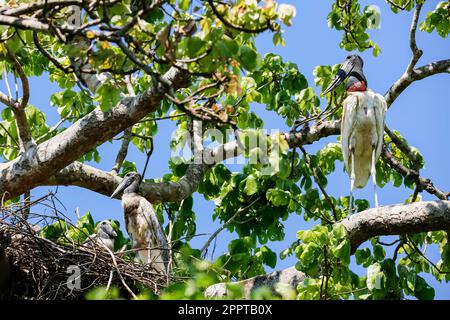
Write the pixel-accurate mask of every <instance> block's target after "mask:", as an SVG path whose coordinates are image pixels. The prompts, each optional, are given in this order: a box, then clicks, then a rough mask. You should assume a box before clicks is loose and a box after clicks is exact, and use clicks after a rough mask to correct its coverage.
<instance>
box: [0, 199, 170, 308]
mask: <svg viewBox="0 0 450 320" xmlns="http://www.w3.org/2000/svg"><path fill="white" fill-rule="evenodd" d="M54 197H55V195H54V194H49V195H47V196H45V197H43V198H41V199H39V200H36V201H34V202H33V203H30V202H24V203H20V204H14V205H9V206H1V207H0V300H9V299H12V300H15V299H46V300H62V299H64V300H66V299H83V298H84V297H85V294H86V292H88V291H89V290H90V289H92V288H95V287H98V286H105V287H106V288H107V290H109V288H111V287H112V286H115V287H118V288H119V289H120V292H121V296H122V297H125V298H133V297H135V296H136V295H137V294H138V292H139V291H140V289H142V288H143V287H145V288H148V289H150V290H151V291H153V293H155V294H158V293H159V292H160V290H161V289H162V288H164V287H165V286H167V284H168V283H169V282H170V281H173V280H174V279H169V277H168V276H166V275H162V274H160V273H157V272H155V270H152V269H150V267H149V266H146V265H143V264H141V263H138V262H135V261H133V260H130V259H129V258H125V255H124V252H116V253H114V252H112V251H110V250H109V249H107V248H106V247H104V246H101V245H98V244H96V245H93V246H89V247H84V246H80V245H78V244H77V245H75V244H74V245H63V244H60V243H55V242H53V241H50V240H48V239H45V238H42V237H40V236H39V232H38V231H37V230H38V227H37V226H39V227H42V226H45V225H46V224H48V223H52V222H53V221H55V219H64V221H65V222H66V223H69V222H70V220H69V219H67V217H61V212H60V211H59V210H58V209H57V208H56V205H55V198H54ZM39 206H40V207H41V208H42V207H44V208H46V209H45V210H44V211H45V212H44V213H40V214H38V213H31V212H30V209H31V208H34V207H39ZM48 209H50V211H51V214H48V213H47V212H48ZM33 211H34V210H33ZM30 221H33V222H37V223H32V222H30ZM78 274H79V277H78V279H79V280H77V277H76V276H77V275H78ZM77 281H78V282H77Z"/></svg>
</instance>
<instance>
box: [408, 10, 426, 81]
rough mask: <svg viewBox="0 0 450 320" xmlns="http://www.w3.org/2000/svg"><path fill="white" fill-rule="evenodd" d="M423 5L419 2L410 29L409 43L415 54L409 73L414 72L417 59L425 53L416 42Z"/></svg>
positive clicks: (409, 66)
mask: <svg viewBox="0 0 450 320" xmlns="http://www.w3.org/2000/svg"><path fill="white" fill-rule="evenodd" d="M422 5H423V4H422V3H418V4H417V6H416V9H415V10H414V15H413V20H412V23H411V29H410V34H409V44H410V47H411V51H412V54H413V56H412V58H411V62H410V63H409V65H408V67H407V68H406V73H407V74H411V73H412V71H413V68H414V66H415V65H416V63H417V61H419V59H420V57H421V56H422V54H423V51H422V50H420V49H419V48H418V47H417V43H416V30H417V22H418V21H419V16H420V10H421V9H422Z"/></svg>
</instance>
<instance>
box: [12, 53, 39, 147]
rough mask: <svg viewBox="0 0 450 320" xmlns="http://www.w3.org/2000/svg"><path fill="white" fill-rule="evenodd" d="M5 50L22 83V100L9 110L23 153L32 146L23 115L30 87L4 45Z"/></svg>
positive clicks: (16, 62)
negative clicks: (11, 112) (14, 121)
mask: <svg viewBox="0 0 450 320" xmlns="http://www.w3.org/2000/svg"><path fill="white" fill-rule="evenodd" d="M5 49H6V56H7V59H8V61H9V62H10V63H11V64H12V66H13V68H14V70H15V72H16V73H17V74H18V76H19V78H20V81H21V83H22V100H21V101H20V102H19V101H17V100H16V101H14V103H13V104H12V108H11V110H12V111H13V112H14V117H15V119H16V125H17V130H18V134H19V145H20V150H21V151H22V152H25V151H26V150H28V149H29V148H31V147H32V146H33V145H34V142H33V139H32V137H31V132H30V127H29V125H28V121H27V117H26V114H25V108H26V106H27V105H28V100H29V98H30V86H29V84H28V78H27V76H26V75H25V72H24V70H23V68H22V65H21V64H20V62H19V60H18V59H17V57H16V55H15V54H14V52H13V51H11V49H10V48H9V47H8V46H6V45H5ZM16 96H18V93H16ZM9 100H12V97H9ZM9 102H11V101H9Z"/></svg>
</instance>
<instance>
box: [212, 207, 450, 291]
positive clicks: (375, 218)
mask: <svg viewBox="0 0 450 320" xmlns="http://www.w3.org/2000/svg"><path fill="white" fill-rule="evenodd" d="M339 223H340V224H342V225H343V226H344V227H345V229H346V230H347V236H348V239H349V241H350V244H351V252H352V254H353V253H355V251H356V249H357V248H358V247H359V246H360V245H361V244H362V243H364V242H365V241H367V240H369V239H370V238H372V237H376V236H384V235H400V234H413V233H419V232H429V231H438V230H448V229H449V228H450V201H427V202H414V203H410V204H397V205H391V206H386V207H379V208H372V209H368V210H365V211H362V212H359V213H357V214H354V215H351V216H349V217H348V218H346V219H344V220H342V221H341V222H339ZM305 278H306V276H305V275H304V274H303V273H302V272H300V271H297V270H296V269H295V268H294V267H290V268H287V269H284V270H280V271H276V272H273V273H268V274H265V275H260V276H257V277H254V278H250V279H247V280H243V281H240V282H238V283H239V284H242V285H243V289H244V292H243V293H244V298H246V299H248V298H250V294H251V292H253V291H254V290H255V289H257V288H259V287H261V286H266V287H268V288H270V289H272V291H273V292H274V293H277V291H278V289H279V286H280V284H284V285H288V286H289V287H291V288H292V289H294V290H295V288H296V287H297V285H298V283H299V282H301V281H303V280H304V279H305ZM205 295H206V296H207V297H224V296H226V295H227V283H217V284H215V285H213V286H210V287H208V288H207V289H206V291H205Z"/></svg>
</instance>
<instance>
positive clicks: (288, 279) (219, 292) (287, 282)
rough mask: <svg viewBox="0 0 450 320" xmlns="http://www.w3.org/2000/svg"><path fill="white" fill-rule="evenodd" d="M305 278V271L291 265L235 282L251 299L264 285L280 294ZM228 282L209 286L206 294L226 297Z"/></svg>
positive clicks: (246, 296) (207, 295)
mask: <svg viewBox="0 0 450 320" xmlns="http://www.w3.org/2000/svg"><path fill="white" fill-rule="evenodd" d="M305 278H306V275H305V274H304V273H303V272H300V271H298V270H297V269H295V267H290V268H287V269H283V270H279V271H274V272H272V273H268V274H265V275H260V276H256V277H253V278H250V279H246V280H242V281H238V282H235V283H236V284H239V285H241V286H242V291H243V292H242V293H243V298H244V299H250V297H251V294H252V292H254V291H255V290H256V289H258V288H261V287H263V286H264V287H268V288H270V289H272V292H273V294H280V293H282V292H283V289H284V288H286V287H288V288H291V289H295V288H296V287H297V285H298V284H299V283H301V282H302V281H303V280H304V279H305ZM228 284H229V283H225V282H221V283H216V284H214V285H212V286H210V287H208V288H207V289H206V290H205V296H206V297H208V298H224V297H226V296H227V294H228V290H227V285H228Z"/></svg>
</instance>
